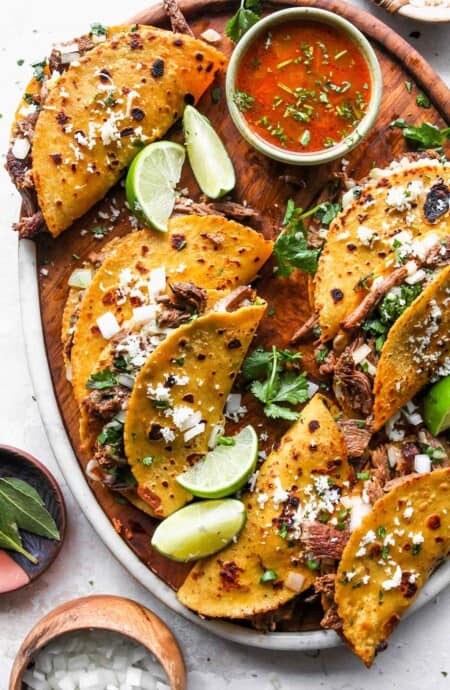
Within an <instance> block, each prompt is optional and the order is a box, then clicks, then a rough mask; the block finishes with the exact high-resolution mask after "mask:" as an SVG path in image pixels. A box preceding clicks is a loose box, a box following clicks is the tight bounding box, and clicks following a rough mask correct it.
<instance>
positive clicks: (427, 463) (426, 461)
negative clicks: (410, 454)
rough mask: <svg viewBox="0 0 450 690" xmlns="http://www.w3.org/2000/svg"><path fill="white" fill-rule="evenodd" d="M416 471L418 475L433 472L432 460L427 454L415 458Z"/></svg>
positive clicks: (419, 454) (420, 454)
mask: <svg viewBox="0 0 450 690" xmlns="http://www.w3.org/2000/svg"><path fill="white" fill-rule="evenodd" d="M414 471H415V472H417V473H418V474H427V472H431V458H430V457H429V456H428V455H425V453H418V454H417V455H415V456H414Z"/></svg>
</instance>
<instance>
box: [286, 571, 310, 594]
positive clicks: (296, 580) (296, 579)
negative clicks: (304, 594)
mask: <svg viewBox="0 0 450 690" xmlns="http://www.w3.org/2000/svg"><path fill="white" fill-rule="evenodd" d="M304 582H305V576H304V575H302V574H301V573H296V572H295V571H294V570H289V572H288V574H287V575H286V578H285V580H284V584H285V585H286V587H287V588H288V589H290V590H291V591H292V592H297V594H299V593H300V592H301V591H302V589H303V584H304Z"/></svg>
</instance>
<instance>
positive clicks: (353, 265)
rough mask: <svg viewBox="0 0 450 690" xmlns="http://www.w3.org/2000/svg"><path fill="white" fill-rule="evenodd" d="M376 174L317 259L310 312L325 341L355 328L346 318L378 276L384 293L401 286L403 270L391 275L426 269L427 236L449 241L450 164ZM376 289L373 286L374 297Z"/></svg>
mask: <svg viewBox="0 0 450 690" xmlns="http://www.w3.org/2000/svg"><path fill="white" fill-rule="evenodd" d="M378 172H379V174H380V175H381V177H379V179H377V180H376V181H368V182H366V183H365V184H364V185H362V186H356V187H354V188H353V190H352V191H351V192H350V194H351V195H352V196H353V198H352V200H351V201H350V202H349V203H348V204H347V205H346V206H345V208H344V209H343V211H342V212H341V213H340V214H339V215H338V216H337V218H336V219H335V220H334V221H333V222H332V224H331V227H330V230H329V232H328V235H327V239H326V243H325V247H324V250H323V252H322V254H321V256H320V260H319V267H318V271H317V273H316V276H315V289H314V308H315V310H316V312H317V314H318V319H319V325H320V328H321V339H322V342H326V341H329V340H331V339H333V338H334V337H335V336H336V335H337V333H338V332H339V330H340V329H341V328H342V327H343V325H344V327H346V328H347V329H348V328H351V327H352V326H351V324H352V321H351V320H350V322H347V323H346V319H348V317H349V316H350V315H351V314H352V313H353V312H355V310H356V309H357V308H358V306H359V305H360V303H361V302H362V301H363V300H364V298H365V297H366V295H367V291H368V290H370V288H371V286H372V284H373V283H374V281H375V280H376V278H377V277H380V279H384V280H385V282H384V283H383V287H384V288H386V289H388V288H387V285H389V287H393V286H395V285H398V284H399V282H401V281H402V275H401V274H402V270H400V271H398V270H397V271H396V269H403V270H406V276H408V275H412V273H413V272H414V270H415V271H417V270H419V269H421V268H422V266H424V267H425V268H426V267H427V263H428V261H429V259H430V251H431V246H428V245H427V240H426V239H425V238H426V236H427V235H429V234H430V235H431V237H435V238H437V239H438V240H439V239H442V238H446V237H447V238H448V237H449V236H450V215H449V213H448V209H449V185H450V164H448V163H446V164H441V163H440V162H439V161H438V160H434V159H425V160H418V161H414V162H404V163H396V164H395V165H393V167H391V168H389V169H387V170H384V171H378ZM431 233H432V234H431ZM431 244H432V243H431ZM399 258H400V259H401V261H400V263H401V265H399ZM408 262H411V263H410V265H409V266H408V265H407V264H408ZM413 264H415V268H414V266H413ZM405 266H406V269H405ZM408 271H410V273H408ZM406 276H403V280H404V278H405V277H406ZM386 279H387V280H388V281H389V280H390V281H391V282H390V284H389V283H388V284H386ZM380 286H381V283H380V281H378V285H376V287H377V289H378V292H379V289H380Z"/></svg>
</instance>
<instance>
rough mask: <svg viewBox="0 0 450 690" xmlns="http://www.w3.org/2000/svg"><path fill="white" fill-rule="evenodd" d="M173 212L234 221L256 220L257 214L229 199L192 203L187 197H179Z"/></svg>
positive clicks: (248, 207)
mask: <svg viewBox="0 0 450 690" xmlns="http://www.w3.org/2000/svg"><path fill="white" fill-rule="evenodd" d="M174 211H175V212H176V213H180V214H193V215H198V216H223V217H224V218H225V217H228V218H234V219H235V220H245V219H248V218H258V217H259V213H258V211H255V210H254V209H252V208H250V206H243V205H242V204H238V203H237V202H235V201H231V200H229V199H225V200H221V201H208V202H207V201H193V200H192V199H188V198H187V197H179V198H178V199H177V201H176V203H175V207H174Z"/></svg>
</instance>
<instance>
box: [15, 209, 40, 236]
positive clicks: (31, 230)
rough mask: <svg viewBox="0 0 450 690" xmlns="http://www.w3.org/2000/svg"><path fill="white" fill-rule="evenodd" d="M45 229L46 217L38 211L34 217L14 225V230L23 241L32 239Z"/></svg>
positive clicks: (25, 218)
mask: <svg viewBox="0 0 450 690" xmlns="http://www.w3.org/2000/svg"><path fill="white" fill-rule="evenodd" d="M44 228H45V222H44V216H43V215H42V211H36V213H33V215H32V216H26V217H23V218H21V219H20V220H19V222H18V223H13V229H14V230H16V231H17V232H18V233H19V237H20V238H21V239H27V240H29V239H32V238H33V237H36V235H38V234H39V233H40V232H42V231H43V230H44Z"/></svg>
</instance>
